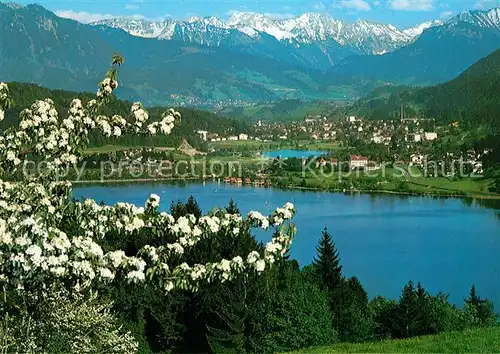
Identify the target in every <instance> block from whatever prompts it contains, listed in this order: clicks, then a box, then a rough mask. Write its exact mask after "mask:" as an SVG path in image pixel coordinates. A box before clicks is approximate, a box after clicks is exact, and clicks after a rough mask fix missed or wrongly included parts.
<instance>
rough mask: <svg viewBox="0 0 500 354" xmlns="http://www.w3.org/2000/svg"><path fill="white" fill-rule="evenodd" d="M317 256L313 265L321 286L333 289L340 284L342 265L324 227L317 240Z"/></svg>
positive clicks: (325, 288)
mask: <svg viewBox="0 0 500 354" xmlns="http://www.w3.org/2000/svg"><path fill="white" fill-rule="evenodd" d="M316 250H317V257H315V258H314V262H313V266H314V272H315V275H316V277H317V279H318V280H319V281H320V285H321V288H322V289H324V290H330V291H331V290H335V289H338V288H339V287H340V286H341V285H342V280H343V278H342V265H341V264H340V257H339V254H338V251H337V249H336V248H335V243H334V242H333V240H332V237H331V236H330V234H329V232H328V229H327V228H326V227H325V229H324V230H323V234H322V236H321V239H320V240H319V244H318V247H317V248H316Z"/></svg>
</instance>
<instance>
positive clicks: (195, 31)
mask: <svg viewBox="0 0 500 354" xmlns="http://www.w3.org/2000/svg"><path fill="white" fill-rule="evenodd" d="M92 24H93V25H107V26H110V27H114V28H121V29H123V30H125V31H127V32H128V33H130V34H132V35H134V36H139V37H145V38H157V39H162V40H181V41H184V42H188V43H197V44H205V45H209V46H237V45H238V44H240V43H241V42H242V41H243V42H245V41H250V42H253V41H255V42H259V41H262V40H265V39H266V37H267V36H270V37H272V38H273V39H275V40H277V41H278V42H279V43H280V44H281V45H283V46H295V47H300V46H303V45H309V46H310V45H311V44H316V45H318V46H321V45H322V43H324V42H328V41H332V40H333V41H335V42H337V43H338V44H339V45H340V46H342V47H343V48H344V50H343V51H341V52H340V53H339V54H340V55H342V53H343V54H344V55H348V54H375V55H376V54H384V53H387V52H390V51H393V50H395V49H397V48H400V47H402V46H404V45H407V44H408V43H411V42H413V41H414V40H415V39H416V38H418V36H419V35H420V34H422V32H423V31H424V30H426V29H427V28H430V27H434V26H440V25H442V22H441V21H432V22H426V23H422V24H419V25H417V26H414V27H410V28H406V29H404V30H399V29H398V28H396V27H395V26H392V25H386V24H379V23H370V22H367V21H363V20H358V21H356V22H355V23H346V22H344V21H339V20H335V19H333V18H332V17H331V16H329V15H325V14H319V13H305V14H303V15H301V16H298V17H295V18H290V19H286V20H273V19H271V18H269V17H267V16H265V15H263V14H259V13H253V12H234V13H233V14H232V16H231V17H230V18H229V19H228V20H227V21H223V20H221V19H219V18H217V17H191V18H189V19H187V20H185V21H182V20H172V19H165V20H163V21H157V22H154V21H148V20H134V19H127V18H116V19H110V20H103V21H99V22H94V23H92ZM238 37H239V40H235V39H237V38H238ZM243 38H245V40H243Z"/></svg>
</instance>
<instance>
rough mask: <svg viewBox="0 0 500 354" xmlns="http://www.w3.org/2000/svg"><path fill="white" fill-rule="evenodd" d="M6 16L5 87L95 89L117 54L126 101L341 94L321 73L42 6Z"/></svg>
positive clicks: (8, 10)
mask: <svg viewBox="0 0 500 354" xmlns="http://www.w3.org/2000/svg"><path fill="white" fill-rule="evenodd" d="M0 11H1V14H0V38H2V41H1V42H0V46H1V48H0V49H1V50H2V56H1V57H0V80H3V81H24V82H34V83H38V84H41V85H43V86H47V87H50V88H64V89H69V90H85V91H88V90H92V91H93V90H95V87H96V83H97V82H98V80H99V79H100V78H101V77H102V75H103V74H104V72H105V70H106V68H107V66H108V60H109V58H110V57H111V55H112V54H113V53H114V52H119V53H121V54H122V55H123V56H124V57H125V61H126V65H124V66H123V68H122V69H121V73H120V77H121V82H122V83H123V86H122V87H121V88H122V90H120V97H121V98H124V99H130V100H142V101H144V102H145V103H146V104H149V105H157V104H166V103H170V102H173V103H175V102H177V103H185V104H190V105H204V104H206V105H215V104H217V103H218V102H219V101H226V102H228V103H229V104H231V103H234V101H239V102H251V101H269V100H278V99H281V98H303V99H314V98H332V97H335V96H334V95H338V94H339V93H338V90H339V88H338V87H334V86H332V85H331V84H330V83H329V82H325V83H323V82H324V78H323V77H322V74H321V72H319V71H314V70H308V69H304V68H301V67H299V66H295V65H289V64H287V63H284V62H280V61H276V60H273V59H272V58H269V57H266V56H257V55H249V54H248V53H243V52H233V51H228V50H226V49H224V48H221V47H217V48H213V47H207V46H201V45H195V44H187V43H184V42H181V41H174V40H172V41H158V40H156V39H147V38H141V37H135V36H132V35H130V34H128V33H126V32H124V31H122V30H119V29H114V28H110V27H108V26H89V25H83V24H80V23H77V22H75V21H72V20H67V19H62V18H59V17H57V16H55V15H54V14H53V13H52V12H50V11H47V10H45V9H44V8H43V7H41V6H37V5H28V6H26V7H16V8H13V7H11V6H6V5H4V4H1V3H0ZM292 53H293V52H292ZM339 86H340V85H339ZM342 90H343V88H341V91H340V92H343V91H342Z"/></svg>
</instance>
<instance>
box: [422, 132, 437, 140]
mask: <svg viewBox="0 0 500 354" xmlns="http://www.w3.org/2000/svg"><path fill="white" fill-rule="evenodd" d="M437 138H438V135H437V133H424V139H425V140H430V141H432V140H436V139H437Z"/></svg>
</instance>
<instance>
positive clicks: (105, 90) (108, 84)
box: [97, 77, 118, 98]
mask: <svg viewBox="0 0 500 354" xmlns="http://www.w3.org/2000/svg"><path fill="white" fill-rule="evenodd" d="M117 88H118V82H117V81H116V80H112V79H111V78H109V77H107V78H105V79H104V80H102V81H101V82H100V83H99V89H98V90H97V97H98V98H104V97H108V96H110V95H111V94H112V93H113V90H116V89H117Z"/></svg>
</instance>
